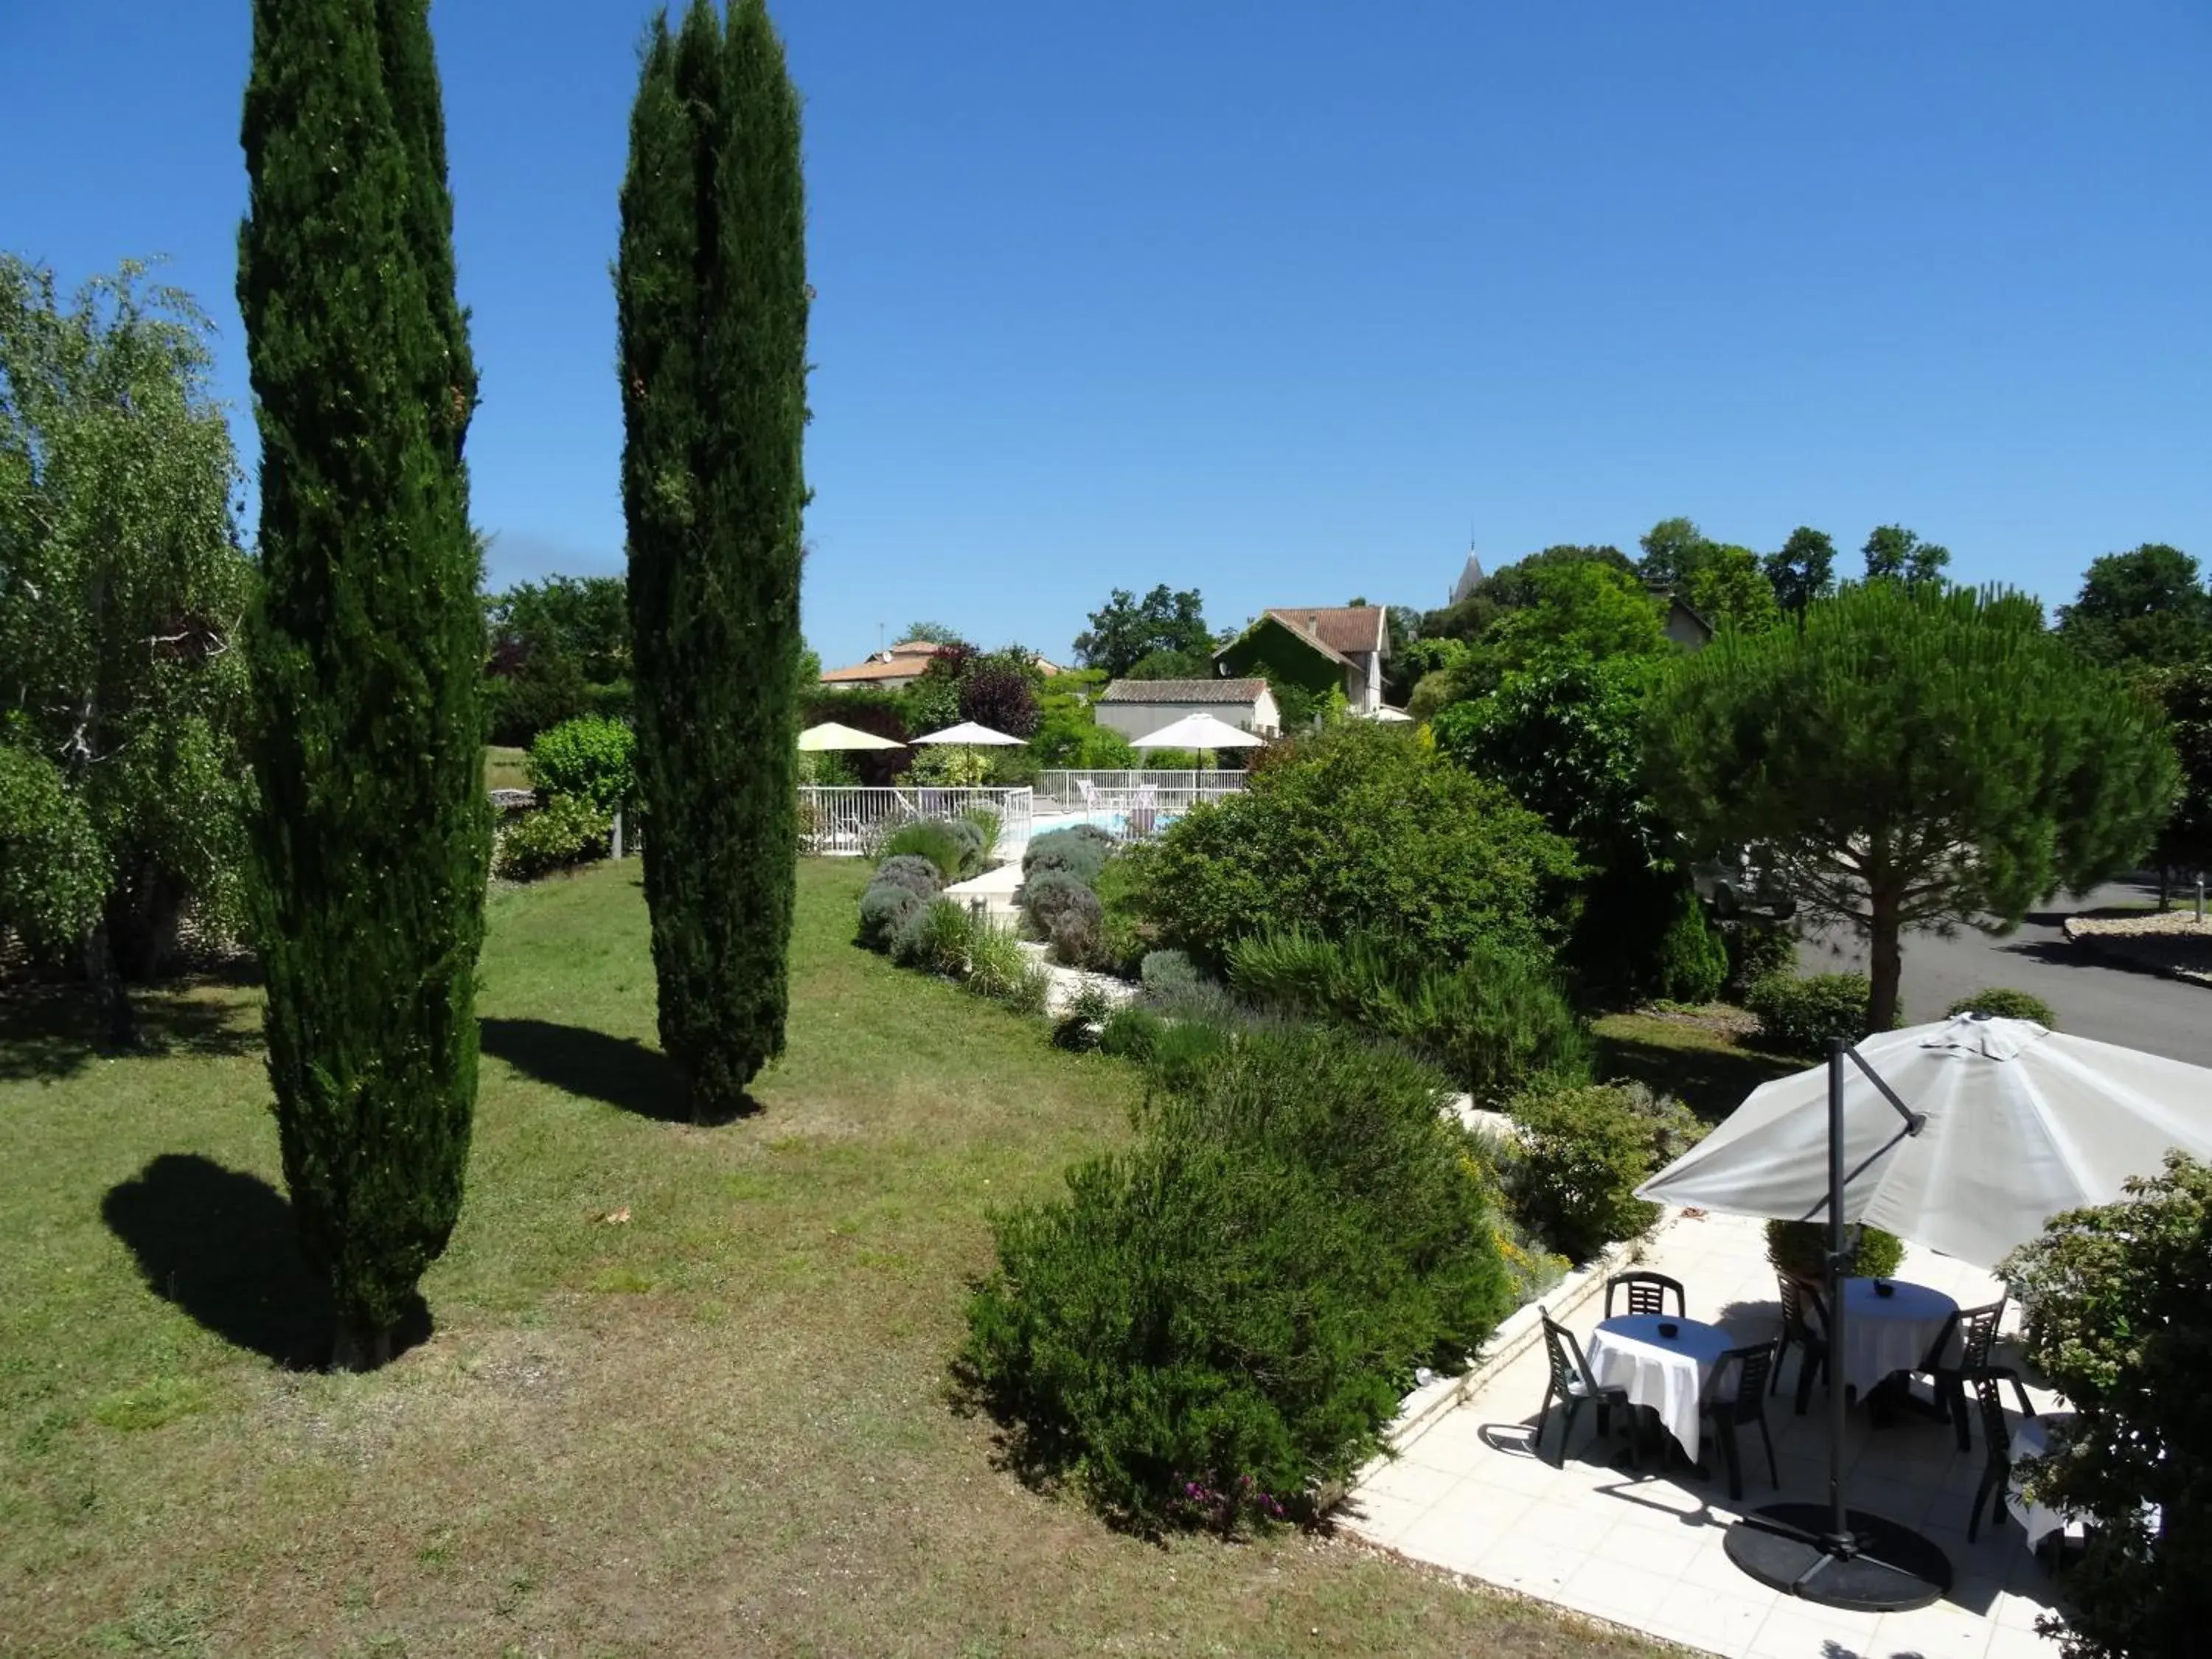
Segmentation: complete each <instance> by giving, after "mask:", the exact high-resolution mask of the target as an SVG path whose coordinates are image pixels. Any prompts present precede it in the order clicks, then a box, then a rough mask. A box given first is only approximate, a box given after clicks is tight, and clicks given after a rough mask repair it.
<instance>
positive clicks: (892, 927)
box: [860, 881, 931, 951]
mask: <svg viewBox="0 0 2212 1659" xmlns="http://www.w3.org/2000/svg"><path fill="white" fill-rule="evenodd" d="M930 902H931V901H930V898H929V896H927V895H926V894H921V893H917V892H915V890H914V889H913V888H911V887H902V886H898V885H896V884H893V883H890V882H881V881H879V882H877V883H875V884H873V885H872V886H871V887H870V888H869V889H868V890H867V891H866V892H865V893H863V894H861V895H860V943H861V944H863V945H866V946H867V947H868V949H870V950H871V951H888V950H890V948H891V941H892V940H893V939H896V938H897V937H898V934H899V931H900V930H901V929H902V928H903V927H905V926H906V925H907V923H908V921H911V920H912V919H913V918H914V917H915V916H916V915H920V914H921V912H922V911H923V910H924V909H926V908H928V906H929V904H930Z"/></svg>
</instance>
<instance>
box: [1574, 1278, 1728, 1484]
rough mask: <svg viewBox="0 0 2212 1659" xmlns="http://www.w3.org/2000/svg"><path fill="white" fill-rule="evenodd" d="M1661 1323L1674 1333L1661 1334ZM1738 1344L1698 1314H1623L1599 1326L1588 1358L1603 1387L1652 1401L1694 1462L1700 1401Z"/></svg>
mask: <svg viewBox="0 0 2212 1659" xmlns="http://www.w3.org/2000/svg"><path fill="white" fill-rule="evenodd" d="M1662 1322H1664V1323H1668V1324H1671V1325H1674V1326H1675V1327H1676V1331H1675V1334H1674V1336H1672V1337H1671V1338H1669V1337H1662V1336H1661V1335H1660V1334H1659V1327H1660V1325H1661V1324H1662ZM1734 1346H1735V1340H1734V1339H1733V1338H1731V1337H1730V1336H1729V1334H1728V1333H1727V1332H1726V1331H1724V1330H1723V1329H1722V1328H1720V1327H1719V1326H1717V1325H1706V1324H1702V1323H1700V1322H1699V1321H1697V1320H1694V1319H1673V1320H1663V1321H1662V1316H1661V1315H1658V1314H1625V1315H1623V1316H1621V1317H1620V1318H1619V1319H1608V1320H1607V1321H1606V1322H1604V1323H1603V1324H1601V1325H1600V1326H1599V1327H1598V1328H1597V1329H1596V1331H1595V1332H1594V1333H1593V1334H1591V1337H1590V1340H1589V1354H1588V1356H1587V1357H1588V1358H1589V1368H1590V1375H1591V1376H1595V1378H1596V1379H1597V1383H1598V1386H1599V1387H1600V1388H1601V1389H1621V1390H1623V1391H1624V1392H1626V1394H1627V1395H1628V1402H1629V1404H1631V1405H1632V1406H1649V1407H1651V1409H1652V1410H1653V1411H1655V1412H1656V1413H1658V1414H1659V1420H1660V1421H1661V1422H1662V1423H1664V1424H1665V1425H1667V1432H1668V1433H1669V1434H1671V1435H1673V1436H1674V1438H1675V1439H1676V1440H1678V1441H1680V1443H1681V1445H1682V1449H1683V1450H1684V1451H1686V1452H1687V1453H1688V1454H1689V1456H1690V1461H1691V1462H1693V1463H1694V1462H1697V1459H1698V1437H1699V1424H1698V1406H1699V1402H1700V1401H1702V1400H1703V1399H1704V1398H1705V1387H1706V1384H1707V1383H1709V1382H1711V1378H1712V1373H1713V1364H1714V1362H1715V1361H1716V1360H1717V1359H1718V1358H1720V1357H1721V1356H1722V1355H1723V1353H1725V1352H1728V1351H1729V1349H1730V1348H1732V1347H1734ZM1729 1369H1730V1370H1734V1369H1735V1367H1734V1366H1733V1365H1731V1366H1730V1367H1729Z"/></svg>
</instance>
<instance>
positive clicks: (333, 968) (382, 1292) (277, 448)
mask: <svg viewBox="0 0 2212 1659" xmlns="http://www.w3.org/2000/svg"><path fill="white" fill-rule="evenodd" d="M442 128H443V118H442V115H441V110H440V100H439V93H438V82H437V71H436V68H435V60H434V58H433V57H432V53H431V46H430V35H429V25H428V15H427V5H426V0H256V3H255V5H254V9H253V66H252V76H251V79H250V80H249V82H247V86H246V109H245V118H244V123H243V128H242V140H243V143H244V145H245V149H246V170H247V174H248V178H249V180H250V183H251V198H250V202H249V206H248V212H247V217H246V222H245V224H244V225H243V227H242V228H241V229H240V234H239V276H238V297H239V305H240V310H241V311H242V312H243V313H244V315H245V319H246V345H247V356H248V361H249V363H250V366H251V368H252V381H253V392H254V397H255V400H256V405H257V407H256V413H257V416H258V422H259V425H260V430H261V446H262V458H261V533H260V555H261V563H262V572H263V578H264V583H263V586H264V592H263V594H262V599H261V604H260V607H259V610H258V614H257V617H256V618H255V626H254V628H253V630H252V658H253V677H254V688H255V720H254V726H255V730H254V738H253V746H254V758H255V773H256V778H257V781H258V786H259V793H260V797H261V802H260V808H259V812H258V819H257V822H256V823H255V825H254V836H253V841H254V854H255V857H254V865H255V872H254V874H255V880H254V887H255V902H256V911H257V917H256V921H257V932H258V942H259V945H260V951H261V958H262V963H263V967H264V972H265V974H266V976H267V981H268V989H269V1004H268V1013H267V1021H266V1024H267V1032H268V1040H269V1071H270V1080H271V1082H272V1083H273V1085H275V1091H276V1121H277V1129H278V1133H279V1138H280V1139H281V1141H282V1144H283V1158H284V1175H285V1179H286V1182H287V1183H288V1184H289V1187H290V1189H291V1195H292V1203H293V1207H294V1210H295V1213H296V1214H297V1216H298V1218H299V1221H300V1225H301V1231H302V1232H303V1233H304V1235H305V1237H306V1240H307V1245H308V1249H309V1250H310V1253H311V1254H312V1255H313V1256H314V1257H315V1259H316V1260H317V1261H318V1262H319V1264H320V1265H321V1266H322V1267H324V1268H325V1270H326V1271H327V1273H328V1274H329V1276H330V1280H331V1293H332V1299H333V1304H334V1307H335V1311H336V1314H337V1340H336V1343H335V1346H334V1353H333V1358H334V1361H335V1363H336V1364H339V1365H342V1366H357V1365H363V1364H377V1363H380V1361H381V1360H382V1359H383V1358H386V1357H387V1356H388V1354H389V1352H390V1346H391V1337H392V1328H393V1327H394V1326H395V1325H396V1324H397V1323H398V1322H399V1321H400V1320H401V1319H402V1318H403V1316H405V1315H406V1314H407V1312H408V1311H409V1310H410V1307H412V1306H413V1305H414V1304H415V1303H416V1283H417V1281H418V1280H419V1279H421V1277H422V1272H423V1270H424V1269H425V1268H426V1267H428V1265H429V1263H430V1262H431V1261H434V1260H435V1259H436V1257H437V1256H438V1255H439V1254H440V1252H441V1251H442V1250H443V1249H445V1247H446V1243H447V1239H448V1238H449V1237H451V1235H452V1232H453V1224H454V1221H455V1220H456V1218H458V1217H459V1212H460V1205H461V1191H462V1180H463V1176H464V1172H465V1164H466V1163H467V1158H468V1146H469V1130H470V1121H471V1114H472V1111H473V1108H474V1103H475V1099H476V1069H477V1028H476V1019H475V1016H474V1011H473V1006H472V1003H473V990H474V979H475V974H476V963H477V947H478V945H479V944H480V942H481V939H482V937H483V895H484V880H485V871H486V866H487V864H488V862H489V854H490V814H489V804H488V802H487V800H486V798H485V796H484V793H483V782H482V776H481V766H482V760H481V753H482V748H481V745H482V742H483V714H482V709H481V706H480V702H479V698H480V695H481V693H480V690H479V683H480V679H481V677H482V673H483V659H484V635H483V615H482V611H481V608H480V605H479V602H478V599H477V580H478V576H479V574H480V564H481V560H480V556H479V552H478V549H477V542H476V539H475V538H474V536H473V535H472V534H471V531H470V527H469V522H468V488H467V479H466V476H465V472H464V471H463V468H462V464H461V447H462V441H463V439H464V437H465V435H466V432H467V429H468V423H469V417H470V415H471V412H472V411H473V410H474V408H475V404H476V370H475V367H474V365H473V363H472V362H471V359H470V355H469V348H468V340H467V329H466V319H465V316H464V314H463V313H462V312H461V310H460V308H459V306H458V305H457V304H456V302H455V300H454V296H453V228H452V221H453V210H452V204H451V201H450V199H449V197H447V192H446V177H445V142H444V137H443V130H442Z"/></svg>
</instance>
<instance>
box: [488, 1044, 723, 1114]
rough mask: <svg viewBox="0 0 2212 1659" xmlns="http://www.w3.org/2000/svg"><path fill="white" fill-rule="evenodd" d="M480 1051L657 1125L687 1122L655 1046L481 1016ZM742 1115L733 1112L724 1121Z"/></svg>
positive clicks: (685, 1099) (684, 1105)
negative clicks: (648, 1119) (481, 1037)
mask: <svg viewBox="0 0 2212 1659" xmlns="http://www.w3.org/2000/svg"><path fill="white" fill-rule="evenodd" d="M477 1030H478V1031H479V1032H480V1033H482V1036H483V1051H484V1052H485V1053H486V1054H496V1055H497V1056H498V1057H499V1058H500V1059H501V1060H505V1061H506V1062H507V1064H508V1065H510V1066H513V1067H514V1069H515V1070H517V1071H518V1072H521V1073H525V1074H526V1075H527V1076H530V1077H534V1078H536V1079H538V1081H539V1082H540V1083H550V1084H551V1085H553V1086H554V1087H555V1088H556V1089H560V1090H562V1091H566V1092H567V1093H568V1094H572V1095H581V1096H583V1097H585V1098H586V1099H589V1100H598V1101H604V1102H605V1103H606V1104H608V1105H610V1106H612V1107H614V1108H615V1109H617V1111H623V1112H634V1113H635V1114H636V1115H638V1116H640V1117H647V1118H651V1119H653V1121H656V1122H659V1123H689V1122H690V1121H692V1120H691V1103H690V1093H689V1091H687V1090H686V1089H685V1088H684V1076H683V1073H680V1072H678V1070H677V1069H676V1067H675V1066H673V1065H672V1064H671V1062H670V1060H669V1059H668V1056H667V1055H665V1054H662V1053H661V1052H660V1050H659V1049H658V1048H648V1047H647V1046H646V1045H645V1044H644V1043H642V1042H639V1041H638V1040H637V1039H636V1038H635V1037H618V1036H608V1035H607V1033H606V1032H605V1031H594V1030H590V1029H589V1028H587V1027H585V1026H581V1025H561V1024H556V1023H554V1022H553V1021H551V1020H545V1019H481V1020H478V1021H477ZM744 1115H746V1114H744V1113H742V1112H738V1113H732V1114H730V1116H729V1118H727V1119H725V1120H723V1121H731V1120H732V1119H735V1118H737V1117H739V1116H744Z"/></svg>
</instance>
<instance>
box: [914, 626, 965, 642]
mask: <svg viewBox="0 0 2212 1659" xmlns="http://www.w3.org/2000/svg"><path fill="white" fill-rule="evenodd" d="M913 640H920V641H921V642H922V643H923V644H925V645H964V644H966V643H967V641H964V640H963V639H962V638H961V637H960V630H959V629H957V628H955V627H953V626H952V625H951V623H941V622H910V623H908V624H907V625H906V627H905V629H903V630H902V631H901V633H900V635H899V636H898V642H899V643H900V644H901V645H904V644H906V643H908V641H913Z"/></svg>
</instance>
